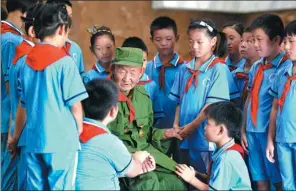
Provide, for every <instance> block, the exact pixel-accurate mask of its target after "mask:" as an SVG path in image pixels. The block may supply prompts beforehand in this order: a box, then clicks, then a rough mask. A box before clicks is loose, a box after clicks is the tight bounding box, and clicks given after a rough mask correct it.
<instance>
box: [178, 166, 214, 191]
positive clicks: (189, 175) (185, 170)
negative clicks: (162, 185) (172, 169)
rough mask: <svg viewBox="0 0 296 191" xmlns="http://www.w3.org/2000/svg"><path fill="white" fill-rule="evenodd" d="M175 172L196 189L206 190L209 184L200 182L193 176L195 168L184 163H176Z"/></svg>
mask: <svg viewBox="0 0 296 191" xmlns="http://www.w3.org/2000/svg"><path fill="white" fill-rule="evenodd" d="M176 169H177V170H176V174H177V175H178V176H180V177H181V178H182V179H183V180H184V181H186V182H188V183H189V184H191V185H192V186H194V187H195V188H196V189H198V190H208V189H209V185H208V184H205V183H203V182H201V181H200V180H199V179H197V178H196V177H195V170H194V169H193V167H191V166H190V167H188V166H187V165H185V164H178V165H177V166H176Z"/></svg>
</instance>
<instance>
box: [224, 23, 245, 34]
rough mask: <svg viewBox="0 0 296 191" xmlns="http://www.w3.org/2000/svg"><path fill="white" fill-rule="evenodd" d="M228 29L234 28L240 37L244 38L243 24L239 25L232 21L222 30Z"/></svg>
mask: <svg viewBox="0 0 296 191" xmlns="http://www.w3.org/2000/svg"><path fill="white" fill-rule="evenodd" d="M226 27H231V28H233V29H234V30H235V31H236V32H237V33H238V34H239V35H240V36H242V35H243V33H244V25H243V24H242V23H239V22H236V21H230V22H228V23H226V24H225V25H223V27H222V30H223V29H225V28H226Z"/></svg>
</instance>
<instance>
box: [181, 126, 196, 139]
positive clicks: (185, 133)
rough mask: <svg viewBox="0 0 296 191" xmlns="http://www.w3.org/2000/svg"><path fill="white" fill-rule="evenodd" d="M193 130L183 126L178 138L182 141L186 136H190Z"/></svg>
mask: <svg viewBox="0 0 296 191" xmlns="http://www.w3.org/2000/svg"><path fill="white" fill-rule="evenodd" d="M193 131H194V129H192V128H190V127H189V125H184V126H183V127H182V130H181V131H180V132H179V134H180V136H181V137H182V138H183V139H184V138H185V137H187V136H188V135H190V134H191V133H192V132H193Z"/></svg>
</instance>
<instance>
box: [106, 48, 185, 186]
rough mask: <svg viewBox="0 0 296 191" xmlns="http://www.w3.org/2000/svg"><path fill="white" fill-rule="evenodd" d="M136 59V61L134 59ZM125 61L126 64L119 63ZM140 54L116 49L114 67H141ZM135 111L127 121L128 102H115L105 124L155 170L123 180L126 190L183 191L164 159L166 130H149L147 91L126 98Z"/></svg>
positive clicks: (140, 89) (150, 113) (135, 91)
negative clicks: (148, 159) (142, 154)
mask: <svg viewBox="0 0 296 191" xmlns="http://www.w3.org/2000/svg"><path fill="white" fill-rule="evenodd" d="M137 58H138V59H139V61H138V60H137ZM122 61H125V62H122ZM142 63H143V53H142V51H141V50H140V49H135V48H118V49H116V57H115V64H122V65H133V66H136V64H138V66H141V65H142ZM127 97H128V98H130V101H131V103H132V105H133V107H134V109H135V118H134V120H133V121H132V122H130V120H129V117H130V108H129V105H128V103H127V102H125V101H119V102H118V110H119V111H118V115H117V118H116V119H115V120H114V121H113V122H112V123H110V124H109V125H108V127H109V129H110V130H111V131H112V133H113V134H115V135H116V136H118V137H119V138H120V139H121V140H122V141H123V143H124V144H125V146H126V147H127V149H128V150H129V151H130V152H131V153H133V152H136V151H147V152H149V153H150V154H151V155H152V156H153V157H154V158H155V161H156V164H157V167H156V169H155V170H154V171H152V172H149V173H147V174H143V175H140V176H138V177H136V178H124V181H123V182H124V185H125V187H126V189H128V190H185V189H186V187H185V184H184V182H183V181H182V180H181V179H179V178H178V177H177V176H176V175H175V173H174V171H175V167H176V162H175V161H173V160H172V159H171V158H169V157H168V156H166V155H165V154H164V153H163V152H165V150H166V148H164V147H163V144H162V143H163V141H162V140H161V139H162V136H163V133H164V131H165V130H163V129H157V128H154V127H152V124H153V110H152V103H151V101H150V99H149V95H148V93H147V92H146V90H145V89H144V88H143V87H141V86H135V87H134V88H133V89H132V90H131V91H130V93H129V95H127Z"/></svg>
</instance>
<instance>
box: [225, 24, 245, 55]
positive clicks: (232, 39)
mask: <svg viewBox="0 0 296 191" xmlns="http://www.w3.org/2000/svg"><path fill="white" fill-rule="evenodd" d="M222 32H224V33H225V34H226V38H227V51H228V54H230V55H235V54H238V53H239V45H240V41H241V36H240V34H239V33H237V32H236V31H235V29H234V28H232V27H225V28H224V29H223V30H222Z"/></svg>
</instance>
